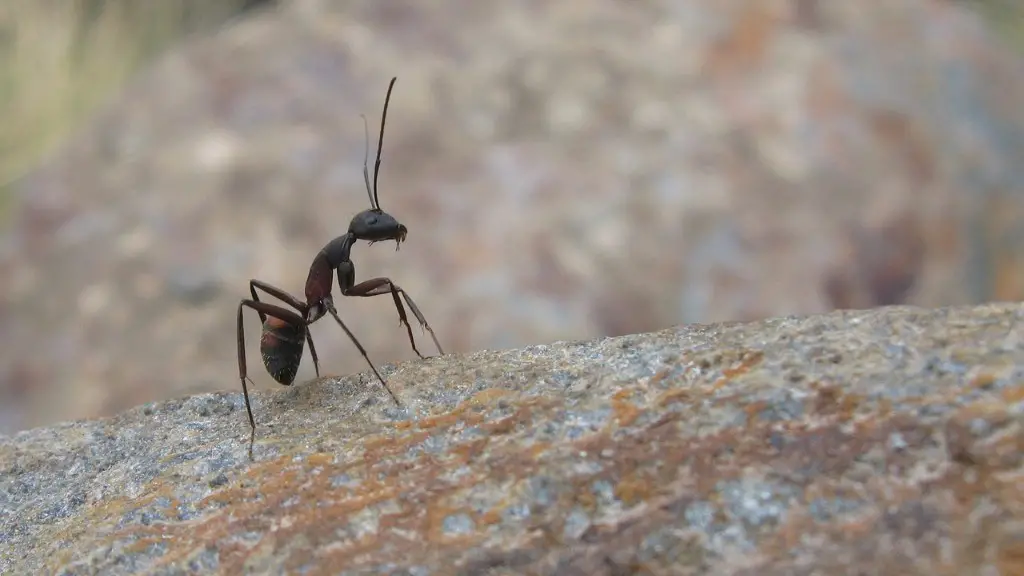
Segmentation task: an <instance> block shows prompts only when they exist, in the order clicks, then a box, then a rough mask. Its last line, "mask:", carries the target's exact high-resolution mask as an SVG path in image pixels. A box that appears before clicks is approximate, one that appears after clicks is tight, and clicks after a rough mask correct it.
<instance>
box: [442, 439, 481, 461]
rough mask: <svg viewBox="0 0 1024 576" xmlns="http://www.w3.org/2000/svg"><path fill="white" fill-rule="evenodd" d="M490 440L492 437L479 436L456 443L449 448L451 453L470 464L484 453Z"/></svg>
mask: <svg viewBox="0 0 1024 576" xmlns="http://www.w3.org/2000/svg"><path fill="white" fill-rule="evenodd" d="M490 441H491V440H490V438H477V439H475V440H470V441H469V442H463V443H462V444H456V445H455V446H452V447H451V448H450V449H449V453H450V454H454V455H456V456H459V457H460V461H461V463H462V464H470V463H472V462H473V461H474V460H476V459H477V458H479V457H480V456H481V455H482V454H483V452H484V449H486V448H487V445H488V444H489V443H490Z"/></svg>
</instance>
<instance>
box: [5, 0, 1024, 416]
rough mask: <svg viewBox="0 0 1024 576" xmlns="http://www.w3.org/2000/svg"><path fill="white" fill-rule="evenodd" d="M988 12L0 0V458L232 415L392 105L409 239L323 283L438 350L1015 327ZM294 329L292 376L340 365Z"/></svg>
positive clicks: (333, 352)
mask: <svg viewBox="0 0 1024 576" xmlns="http://www.w3.org/2000/svg"><path fill="white" fill-rule="evenodd" d="M1022 14H1024V9H1022V8H1021V7H1020V4H1019V3H1015V2H1011V1H1010V0H976V1H972V2H956V1H952V0H949V1H941V0H884V1H874V2H848V1H845V0H719V1H717V2H706V1H704V0H590V1H588V2H540V1H537V0H506V1H503V2H491V3H487V2H479V1H477V0H435V1H432V2H413V1H411V0H347V1H341V0H277V1H273V0H263V1H259V0H250V1H242V0H163V1H161V2H133V1H130V0H62V1H60V2H57V1H53V0H4V1H3V2H2V3H0V115H2V116H0V126H2V129H0V215H2V216H3V218H2V224H0V251H2V252H0V267H2V273H0V342H2V346H0V432H8V433H9V432H13V431H16V430H20V429H24V428H27V427H31V426H38V425H41V424H47V423H52V422H55V421H60V420H66V419H72V418H82V417H89V416H97V415H108V414H113V413H115V412H117V411H120V410H123V409H126V408H128V407H131V406H134V405H136V404H139V403H142V402H146V401H150V400H156V399H162V398H168V397H175V396H181V395H184V394H188V393H194V392H198V391H211V390H232V391H234V390H238V388H239V383H238V377H237V375H238V372H237V369H238V368H237V360H236V344H235V318H236V316H235V315H236V310H237V308H236V307H237V304H238V300H239V299H240V298H243V297H248V285H247V282H248V280H249V279H250V278H259V279H262V280H264V281H267V282H269V283H271V284H274V285H277V286H280V287H281V288H284V289H286V290H288V291H291V292H292V293H294V294H297V295H301V294H302V293H303V283H304V281H305V278H306V273H307V270H308V266H309V263H310V262H311V260H312V258H313V256H314V255H315V254H316V252H317V251H318V250H319V249H320V248H321V247H322V246H323V245H324V244H325V243H326V242H327V241H329V240H330V239H331V238H333V237H334V236H336V235H339V234H342V233H344V232H345V230H346V228H347V225H348V222H349V220H350V219H351V217H352V216H353V215H354V214H355V213H356V212H358V211H360V210H362V209H364V208H367V207H368V204H367V200H366V194H365V191H364V189H363V182H362V173H361V165H362V160H363V143H364V141H363V124H362V120H361V119H360V117H359V115H360V114H361V113H363V114H366V115H367V117H368V118H369V120H370V125H371V130H375V129H376V126H377V123H378V122H379V118H380V110H381V107H382V105H383V99H384V94H385V91H386V89H387V83H388V81H389V79H390V78H391V77H392V76H398V82H397V84H396V86H395V92H394V94H393V96H392V101H391V107H390V110H389V113H388V127H387V131H386V134H385V139H384V155H383V164H382V167H381V176H380V194H381V199H380V200H381V204H382V207H383V208H384V209H385V210H386V211H388V212H390V213H391V214H393V215H395V216H396V217H398V218H399V219H400V220H401V221H402V222H403V223H404V224H406V225H407V226H408V228H409V237H408V242H407V243H405V244H403V245H402V249H401V250H400V251H398V252H396V251H395V250H394V248H393V246H394V245H393V244H391V243H387V244H376V245H373V246H367V245H366V244H359V245H358V246H357V247H356V248H355V250H354V255H353V259H354V261H355V266H356V273H357V279H359V280H365V279H367V278H370V277H373V276H381V275H384V276H389V277H391V278H393V279H394V280H395V282H396V283H398V284H399V285H401V286H402V287H404V288H405V289H407V291H408V292H409V294H410V295H411V296H412V297H413V298H414V299H415V300H416V302H417V303H418V304H419V306H420V308H421V309H422V310H423V312H424V314H425V315H426V316H427V318H428V320H429V321H430V322H431V325H432V326H433V327H434V329H435V331H436V332H437V335H438V337H439V339H440V340H441V343H442V345H444V346H445V348H446V351H448V352H467V351H474V350H480V349H485V348H504V347H513V346H521V345H527V344H534V343H547V342H551V341H555V340H562V339H583V338H590V337H595V336H602V335H619V334H626V333H635V332H641V331H652V330H657V329H661V328H666V327H670V326H673V325H677V324H682V323H704V322H716V321H732V320H753V319H758V318H763V317H768V316H778V315H788V314H809V313H816V312H823V311H827V310H831V309H835V308H866V307H873V306H881V305H889V304H903V303H905V304H916V305H922V306H940V305H952V304H966V303H977V302H985V301H993V300H1017V299H1019V298H1020V297H1021V296H1022V294H1024V252H1022V250H1021V249H1022V247H1024V227H1022V224H1021V222H1022V221H1024V220H1022V218H1021V216H1022V214H1024V69H1022V60H1021V54H1022V50H1024V16H1022ZM336 298H340V297H339V296H337V295H336ZM338 307H339V310H340V312H341V314H342V316H343V317H344V318H346V320H347V321H348V323H349V326H350V327H351V328H352V330H353V331H354V332H355V333H356V334H357V335H358V336H359V337H360V339H361V341H362V342H363V344H364V345H365V346H366V348H367V350H368V352H369V354H370V356H371V358H372V359H373V360H374V361H375V362H376V363H377V364H378V365H381V364H386V363H394V362H401V361H405V360H409V359H412V358H414V357H415V356H414V354H413V352H412V350H411V349H410V347H409V344H408V340H407V338H406V335H405V333H404V330H403V329H401V328H400V327H399V325H398V320H397V315H396V313H395V310H394V305H393V304H392V302H391V300H390V298H388V297H386V296H385V297H378V298H371V299H356V298H352V299H347V298H340V300H339V301H338ZM247 314H248V315H247V317H246V322H247V324H246V334H247V351H248V357H249V372H250V374H251V375H252V377H253V378H254V380H255V381H256V383H257V386H258V387H259V388H262V389H278V387H277V385H276V384H274V383H273V382H272V380H271V379H270V377H269V376H268V375H267V374H266V372H265V371H264V369H263V366H262V363H261V361H260V358H259V354H258V335H259V322H258V319H257V317H256V316H255V314H254V313H251V312H247ZM312 330H313V335H314V340H315V342H316V344H317V349H318V352H319V355H320V359H321V364H322V372H323V374H325V375H328V374H344V373H350V372H355V371H364V370H365V369H366V366H365V364H364V362H363V360H362V358H361V357H360V356H359V354H358V353H357V351H356V350H355V349H354V348H353V347H352V345H351V344H350V343H349V342H348V340H347V339H346V338H345V336H344V334H343V333H341V331H340V330H339V329H338V327H337V326H336V325H334V324H333V322H330V321H329V320H325V321H323V322H320V323H318V324H317V325H315V326H314V327H313V329H312ZM414 333H415V334H416V336H417V343H418V344H420V345H421V350H422V351H424V352H426V353H435V351H434V350H433V347H432V345H431V342H430V339H429V337H428V336H427V335H426V334H425V333H423V332H422V331H421V330H420V329H419V328H418V327H414ZM312 376H313V367H312V362H311V361H310V358H309V356H308V354H307V356H306V357H305V358H304V360H303V365H302V369H301V371H300V373H299V380H298V381H299V382H301V381H303V380H305V379H308V378H311V377H312Z"/></svg>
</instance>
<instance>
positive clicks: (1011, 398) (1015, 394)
mask: <svg viewBox="0 0 1024 576" xmlns="http://www.w3.org/2000/svg"><path fill="white" fill-rule="evenodd" d="M1001 396H1002V397H1003V400H1005V401H1006V402H1007V403H1010V404H1016V403H1017V402H1020V401H1024V384H1017V385H1016V386H1007V387H1006V388H1004V389H1003V391H1002V393H1001Z"/></svg>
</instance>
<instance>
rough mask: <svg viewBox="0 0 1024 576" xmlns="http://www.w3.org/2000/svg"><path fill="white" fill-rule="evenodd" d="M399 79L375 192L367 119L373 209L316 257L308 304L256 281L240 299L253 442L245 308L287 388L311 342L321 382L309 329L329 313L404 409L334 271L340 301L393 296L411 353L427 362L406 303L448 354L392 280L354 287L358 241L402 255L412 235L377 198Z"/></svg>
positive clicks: (241, 365)
mask: <svg viewBox="0 0 1024 576" xmlns="http://www.w3.org/2000/svg"><path fill="white" fill-rule="evenodd" d="M397 79H398V78H392V79H391V83H390V84H388V92H387V96H385V98H384V112H383V113H382V114H381V118H380V139H379V140H378V142H377V160H376V163H375V164H374V167H373V188H372V190H371V188H370V174H369V169H368V166H367V162H368V161H369V158H370V130H369V127H368V126H367V123H366V116H363V130H364V132H365V136H366V152H365V155H364V157H363V180H364V181H365V182H366V194H367V195H368V196H369V197H370V209H368V210H364V211H362V212H360V213H359V214H356V215H355V217H353V218H352V222H351V223H350V224H349V226H348V232H347V233H345V234H344V235H342V236H338V237H337V238H335V239H333V240H331V241H330V242H328V243H327V245H325V246H324V247H323V248H322V249H321V250H320V252H319V253H317V255H316V257H315V258H313V263H312V264H311V265H310V267H309V276H308V277H307V278H306V290H305V291H306V300H305V301H302V300H300V299H299V298H296V297H295V296H293V295H291V294H289V293H288V292H286V291H284V290H282V289H280V288H277V287H275V286H272V285H270V284H267V283H266V282H263V281H261V280H256V279H252V280H249V291H250V293H251V294H252V299H242V301H241V302H239V304H238V377H239V380H241V383H242V393H243V395H244V396H245V409H246V412H247V413H248V414H249V425H250V426H251V427H252V434H253V437H255V434H256V421H255V420H254V419H253V417H252V407H251V405H250V403H249V389H248V387H247V386H246V381H247V380H248V381H249V382H250V383H252V380H251V379H250V378H249V377H248V375H247V374H246V371H247V370H246V362H245V338H244V334H243V323H242V310H243V309H244V308H251V309H253V310H255V311H256V313H257V314H259V317H260V322H262V323H263V333H262V336H261V337H260V354H261V355H262V357H263V365H264V366H265V367H266V369H267V372H268V373H269V374H270V375H271V377H273V378H274V380H275V381H277V382H278V383H279V384H282V385H284V386H291V385H292V382H293V381H294V380H295V375H296V373H297V372H298V369H299V364H300V362H301V361H302V351H303V348H304V347H305V342H307V341H308V342H309V353H310V355H311V356H312V357H313V367H314V368H315V370H316V375H317V377H318V378H319V377H320V362H319V360H318V359H317V354H316V348H315V347H314V346H313V336H312V334H311V333H310V331H309V326H310V325H311V324H313V323H314V322H316V321H317V320H319V319H320V318H322V317H323V316H324V315H325V314H327V313H330V315H331V316H332V317H334V320H335V321H336V322H337V323H338V325H339V326H341V328H342V330H344V331H345V333H346V334H348V337H349V338H350V339H351V340H352V342H353V343H354V344H355V346H356V348H358V349H359V353H360V354H362V355H363V358H365V359H366V362H367V364H369V365H370V369H371V370H373V373H374V374H375V375H376V376H377V379H378V380H380V383H381V384H382V385H383V386H384V389H385V390H387V392H388V394H390V395H391V399H392V400H394V401H395V404H396V405H398V406H401V403H400V402H399V401H398V398H397V397H396V396H395V393H394V392H392V391H391V388H390V387H389V386H388V385H387V382H385V381H384V379H383V378H381V375H380V373H379V372H377V368H375V367H374V365H373V362H371V361H370V357H369V356H367V354H366V350H365V349H364V348H363V346H362V344H360V343H359V340H358V339H357V338H356V337H355V335H354V334H352V331H351V330H349V329H348V326H346V325H345V323H344V322H343V321H342V320H341V317H340V316H339V315H338V311H337V309H336V308H335V307H334V299H333V298H332V297H331V290H332V288H333V284H334V278H333V276H332V271H336V273H337V275H338V287H339V288H340V289H341V294H342V296H359V297H364V298H366V297H370V296H380V295H382V294H391V297H392V298H393V299H394V302H395V308H397V309H398V319H399V322H400V323H401V324H404V325H405V327H406V331H407V332H408V334H409V343H410V344H412V349H413V351H414V352H416V354H417V355H418V356H419V357H420V358H424V356H423V354H421V353H420V351H419V350H418V349H417V348H416V340H415V339H414V338H413V335H412V326H411V325H410V324H409V319H408V317H407V316H406V314H405V307H404V306H403V305H402V300H405V303H406V304H407V305H408V306H409V308H410V309H411V310H412V313H413V315H415V316H416V320H418V321H419V323H420V325H421V326H422V327H423V328H424V329H425V330H427V331H428V332H430V337H431V338H432V339H433V340H434V345H435V346H437V350H438V352H439V353H440V354H442V355H443V354H444V350H443V349H441V344H439V343H438V341H437V336H436V335H435V334H434V330H433V329H432V328H431V327H430V325H429V324H428V323H427V320H426V318H424V316H423V313H422V312H420V309H419V307H418V306H416V303H415V302H413V301H412V298H410V297H409V295H408V294H407V293H406V291H405V290H403V289H402V288H401V287H399V286H398V285H397V284H395V283H394V282H392V281H391V279H390V278H384V277H380V278H371V279H369V280H366V281H364V282H360V283H359V284H356V283H355V279H356V269H355V265H354V264H353V263H352V260H351V258H350V252H351V251H352V246H353V245H354V244H355V243H356V241H357V240H364V241H366V242H368V243H370V244H373V243H374V242H381V241H385V240H394V241H395V250H398V248H399V246H400V245H401V243H402V242H404V241H405V238H406V235H407V234H408V229H407V228H406V227H405V226H404V225H402V224H400V223H399V222H398V220H396V219H395V218H394V217H393V216H391V215H390V214H388V213H387V212H384V211H383V210H381V208H380V202H379V201H378V199H377V175H378V173H379V172H380V155H381V148H382V146H383V144H384V122H385V119H386V118H387V114H388V102H389V101H390V100H391V89H392V88H393V87H394V85H395V80H397ZM257 288H258V289H260V290H262V291H263V292H265V293H266V294H269V295H271V296H273V297H275V298H277V299H279V300H281V301H282V302H284V303H285V304H287V305H288V306H290V307H292V308H293V309H294V311H292V310H288V309H287V308H283V307H281V306H277V305H275V304H271V303H269V302H263V301H261V300H260V299H259V296H258V295H257V294H256V289H257ZM399 296H401V298H399ZM254 385H255V384H254Z"/></svg>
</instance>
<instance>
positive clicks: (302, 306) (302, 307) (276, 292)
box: [249, 278, 320, 378]
mask: <svg viewBox="0 0 1024 576" xmlns="http://www.w3.org/2000/svg"><path fill="white" fill-rule="evenodd" d="M257 288H259V289H260V290H262V291H263V292H265V293H267V294H269V295H271V296H273V297H274V298H277V299H278V300H281V301H282V302H284V303H286V304H288V305H289V306H291V307H292V308H295V309H296V310H298V311H299V313H300V315H302V316H304V315H305V314H306V309H307V305H306V303H305V302H303V301H302V300H299V299H298V298H296V297H295V296H292V295H291V294H289V293H287V292H285V291H284V290H282V289H280V288H278V287H277V286H273V285H271V284H267V283H266V282H263V281H262V280H256V279H255V278H254V279H252V280H249V292H250V293H251V294H252V299H253V300H254V301H256V302H260V297H259V295H258V294H256V289H257ZM256 312H257V313H258V314H259V315H260V322H266V321H267V315H266V314H265V313H263V312H260V311H259V310H257V311H256ZM306 340H307V341H308V342H309V353H310V355H311V356H312V357H313V369H314V370H315V371H316V377H317V378H319V377H320V360H319V359H318V358H317V356H316V347H315V346H313V334H312V333H310V332H306Z"/></svg>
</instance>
